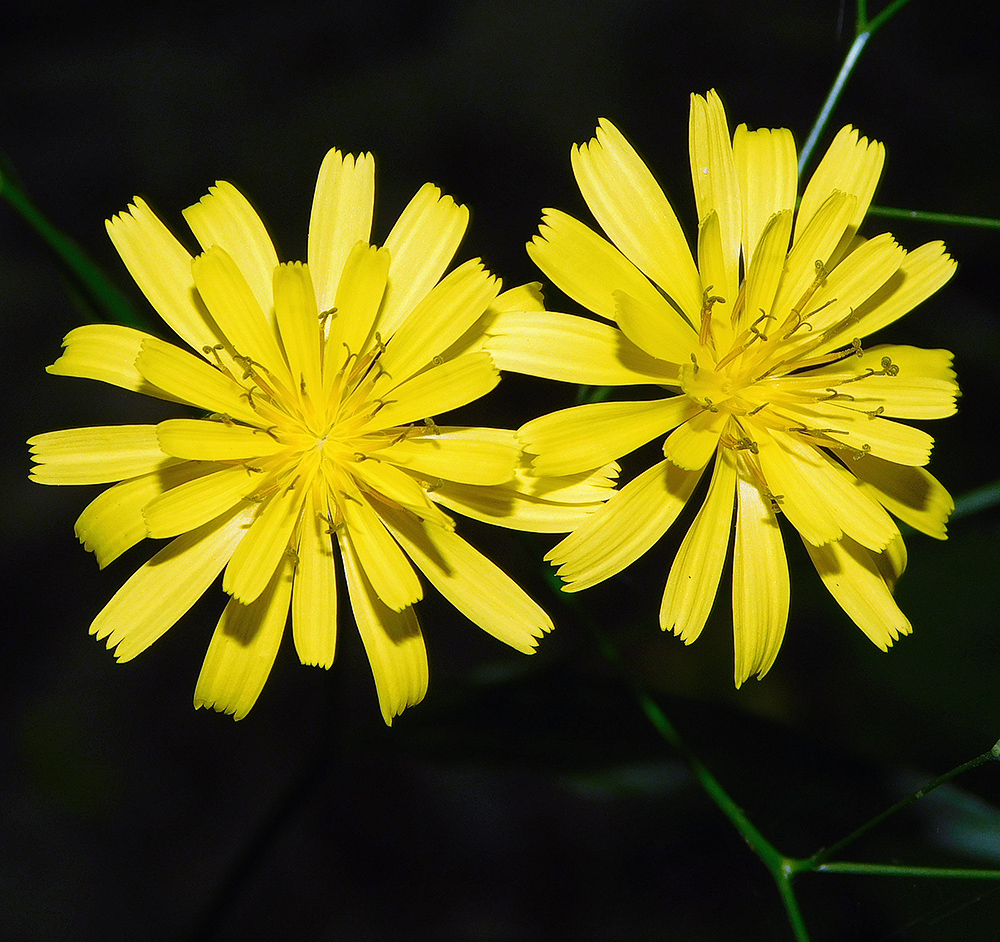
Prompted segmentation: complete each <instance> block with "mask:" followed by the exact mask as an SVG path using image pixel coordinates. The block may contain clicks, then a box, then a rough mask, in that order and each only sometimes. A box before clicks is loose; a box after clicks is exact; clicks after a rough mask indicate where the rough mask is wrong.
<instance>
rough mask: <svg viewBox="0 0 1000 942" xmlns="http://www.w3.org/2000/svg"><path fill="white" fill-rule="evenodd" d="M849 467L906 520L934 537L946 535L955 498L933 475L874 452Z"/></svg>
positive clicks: (878, 496)
mask: <svg viewBox="0 0 1000 942" xmlns="http://www.w3.org/2000/svg"><path fill="white" fill-rule="evenodd" d="M849 467H850V470H851V471H852V472H853V473H854V474H855V475H856V476H857V477H858V478H860V479H861V480H862V481H864V482H865V484H866V486H867V487H869V488H870V489H871V492H872V493H873V496H875V497H876V498H877V499H878V500H879V501H880V502H881V503H882V504H883V505H885V507H886V508H887V509H888V510H889V511H890V512H892V513H893V514H895V515H896V516H897V517H899V519H900V520H902V521H903V523H906V524H909V525H910V526H911V527H913V528H914V529H916V530H920V531H921V533H926V534H927V535H928V536H932V537H934V538H935V539H938V540H944V539H946V538H947V527H946V523H947V520H948V517H949V515H950V514H951V512H952V511H953V510H954V509H955V501H954V500H952V498H951V495H950V494H949V493H948V491H946V490H945V488H944V487H943V485H942V484H941V482H940V481H938V480H937V478H935V477H934V476H933V475H931V474H929V473H928V472H927V471H925V470H924V469H923V468H911V467H907V466H906V465H901V464H894V463H893V462H891V461H883V460H882V459H880V458H876V457H875V456H874V455H865V456H864V457H863V458H861V459H860V460H858V461H852V462H851V463H850V466H849Z"/></svg>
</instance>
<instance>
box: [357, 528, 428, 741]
mask: <svg viewBox="0 0 1000 942" xmlns="http://www.w3.org/2000/svg"><path fill="white" fill-rule="evenodd" d="M338 536H339V538H340V549H341V558H342V559H343V561H344V575H345V577H346V580H347V589H348V592H349V593H350V597H351V608H352V609H353V610H354V620H355V621H356V622H357V625H358V631H359V632H360V634H361V640H362V642H364V646H365V652H366V653H367V655H368V662H369V663H370V664H371V668H372V675H373V676H374V678H375V689H376V690H377V691H378V702H379V707H381V710H382V718H383V719H384V720H385V722H386V725H388V726H391V725H392V720H393V718H394V717H396V716H399V714H400V713H402V712H403V710H405V709H406V708H407V707H408V706H413V705H414V704H417V703H419V702H420V701H421V700H423V698H424V694H425V693H426V692H427V649H426V648H425V647H424V639H423V635H421V633H420V625H419V624H418V623H417V616H416V613H415V612H414V610H413V608H412V607H407V608H404V609H403V610H402V611H401V612H395V611H393V610H392V609H390V608H388V607H387V606H386V605H385V604H384V603H383V602H382V601H381V600H380V599H379V597H378V595H377V594H376V593H375V590H374V589H373V588H372V585H371V583H370V582H369V581H368V578H367V576H366V570H365V568H364V567H363V566H362V564H361V563H360V561H359V559H358V557H357V556H356V554H355V552H354V548H353V546H352V543H351V540H350V538H349V537H348V535H347V533H346V532H345V531H344V530H339V531H338Z"/></svg>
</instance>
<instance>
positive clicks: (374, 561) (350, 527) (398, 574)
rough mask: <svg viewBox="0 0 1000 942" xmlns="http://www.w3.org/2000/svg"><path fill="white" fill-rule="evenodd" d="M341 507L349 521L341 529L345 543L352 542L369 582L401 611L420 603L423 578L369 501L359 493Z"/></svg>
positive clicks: (347, 499) (383, 599)
mask: <svg viewBox="0 0 1000 942" xmlns="http://www.w3.org/2000/svg"><path fill="white" fill-rule="evenodd" d="M341 506H342V511H343V514H344V520H345V523H346V526H345V527H343V528H342V529H341V530H339V531H338V535H339V536H340V540H341V544H342V545H343V543H344V542H345V540H346V541H348V542H350V544H351V547H352V553H353V555H354V556H355V557H356V558H357V560H358V564H359V565H360V566H361V567H362V568H363V569H364V571H365V578H366V580H367V582H368V583H369V584H370V585H371V587H372V590H373V591H374V592H375V594H376V595H377V596H378V598H379V599H380V600H381V601H382V603H383V605H385V606H386V607H387V608H390V609H392V611H394V612H399V611H402V610H403V609H405V608H407V607H409V606H411V605H413V604H414V603H415V602H419V601H420V599H421V598H423V589H422V588H421V586H420V580H419V579H418V578H417V574H416V573H415V572H414V571H413V567H412V566H411V565H410V562H409V560H408V559H407V558H406V556H405V555H404V554H403V551H402V550H401V549H400V548H399V544H398V543H397V542H396V541H395V540H394V539H393V538H392V536H391V535H390V534H389V532H388V531H387V530H386V528H385V524H383V523H382V520H381V519H380V518H379V516H378V514H377V513H376V512H375V510H374V509H373V508H372V506H371V504H369V503H368V500H367V499H366V498H365V497H364V496H362V495H361V494H360V493H355V494H352V495H351V496H350V497H348V498H345V499H344V500H343V501H342V504H341ZM345 566H346V560H345Z"/></svg>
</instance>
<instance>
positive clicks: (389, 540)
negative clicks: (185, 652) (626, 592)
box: [29, 150, 616, 723]
mask: <svg viewBox="0 0 1000 942" xmlns="http://www.w3.org/2000/svg"><path fill="white" fill-rule="evenodd" d="M374 174H375V168H374V161H373V159H372V157H371V155H367V154H366V155H363V156H361V157H359V158H357V159H355V158H353V157H351V156H344V155H342V154H341V153H340V152H338V151H336V150H334V151H331V152H330V153H329V154H328V155H327V157H326V159H325V161H324V162H323V165H322V168H321V170H320V174H319V180H318V182H317V185H316V194H315V199H314V202H313V208H312V216H311V219H310V224H309V246H308V258H309V261H308V264H304V263H299V262H295V263H290V264H279V262H278V258H277V255H276V253H275V249H274V246H273V245H272V243H271V240H270V238H269V237H268V235H267V232H266V231H265V229H264V225H263V223H262V222H261V221H260V219H259V217H258V216H257V214H256V213H255V212H254V210H253V209H252V208H251V206H250V204H249V203H248V202H247V200H246V199H245V198H244V197H243V196H242V195H241V194H240V193H239V192H238V191H237V190H236V189H235V188H234V187H233V186H231V185H230V184H227V183H219V184H218V185H217V186H216V187H214V188H212V189H211V191H210V192H209V194H208V195H207V196H205V197H204V198H203V199H202V200H201V201H200V202H199V203H197V204H195V205H194V206H192V207H190V208H189V209H187V210H186V211H185V213H184V215H185V218H186V220H187V222H188V224H189V225H190V226H191V229H192V230H193V232H194V235H195V237H196V239H197V240H198V242H199V243H200V244H201V248H202V250H203V251H202V252H201V254H199V255H197V256H195V257H194V258H192V257H191V255H190V254H189V253H188V252H187V250H186V249H185V248H184V247H183V246H182V245H181V244H180V243H179V242H178V241H177V240H176V239H175V238H174V237H173V236H172V235H171V234H170V232H169V231H168V230H167V229H166V228H165V227H164V225H163V224H162V223H161V222H160V221H159V219H157V217H156V216H155V215H154V214H153V213H152V212H151V211H150V209H149V208H148V206H147V205H146V204H145V203H144V202H142V200H140V199H136V201H135V204H134V205H133V206H131V207H130V208H129V210H128V212H125V213H122V214H121V215H119V216H117V217H115V218H114V219H112V220H110V222H109V223H108V231H109V232H110V235H111V238H112V240H113V242H114V244H115V246H116V248H117V249H118V251H119V253H120V254H121V257H122V259H123V260H124V262H125V264H126V266H127V267H128V269H129V271H130V272H131V274H132V276H133V277H134V278H135V280H136V282H137V284H138V285H139V287H140V288H141V289H142V291H143V292H144V293H145V295H146V297H147V298H148V299H149V301H150V303H151V304H152V305H153V306H154V307H155V308H156V310H157V311H158V312H159V314H160V315H161V316H162V317H163V319H164V321H166V323H167V324H168V325H169V326H170V327H171V328H172V329H173V330H174V331H175V332H176V333H177V334H178V335H179V336H180V337H181V338H182V339H183V340H184V341H185V342H186V343H187V344H188V345H189V346H190V347H191V348H192V349H193V350H194V353H193V354H192V353H190V352H187V351H186V350H184V349H182V348H180V347H178V346H175V345H173V344H170V343H167V342H165V341H163V340H159V339H157V338H156V337H153V336H150V335H149V334H146V333H142V332H140V331H136V330H132V329H129V328H125V327H116V326H108V325H96V326H88V327H81V328H78V329H76V330H74V331H72V332H71V333H70V334H69V335H68V336H67V337H66V340H65V342H64V346H65V351H64V353H63V355H62V356H61V357H60V359H59V360H57V361H56V363H54V364H53V365H52V366H51V367H49V372H52V373H57V374H61V375H67V376H80V377H85V378H90V379H99V380H103V381H105V382H108V383H112V384H114V385H117V386H122V387H124V388H126V389H130V390H134V391H137V392H140V393H144V394H147V395H150V396H156V397H159V398H162V399H168V400H172V401H175V402H181V403H185V404H187V405H190V406H195V407H197V408H198V409H200V410H207V411H208V412H210V413H211V414H210V415H208V416H207V417H202V418H177V419H169V420H167V421H164V422H161V423H159V424H158V425H132V426H110V427H103V428H84V429H71V430H67V431H61V432H49V433H46V434H42V435H38V436H36V437H35V438H33V439H32V440H31V441H30V442H29V444H30V445H31V446H32V450H33V453H34V458H35V461H36V462H37V463H38V464H37V466H36V467H35V468H34V469H33V471H32V477H33V478H34V480H36V481H38V482H41V483H44V484H104V483H111V482H115V481H119V482H121V483H118V484H117V485H116V486H115V487H112V488H110V489H108V490H106V491H104V492H103V493H102V494H100V495H99V496H98V497H97V498H96V499H95V500H94V501H93V502H92V503H91V504H90V505H89V506H88V507H87V508H86V510H84V512H83V514H82V515H81V517H80V519H79V520H78V521H77V525H76V532H77V535H78V536H79V538H80V540H81V541H82V542H83V543H84V544H85V546H86V547H87V548H88V549H90V550H93V551H94V552H95V553H96V555H97V559H98V562H99V563H100V565H101V566H102V567H103V566H105V565H107V564H108V563H110V562H111V561H112V560H114V559H116V558H117V557H118V556H119V555H121V554H122V553H123V552H124V551H125V550H127V549H129V548H130V547H131V546H133V545H135V544H136V543H138V542H139V541H140V540H142V539H143V538H144V537H146V536H149V537H153V538H156V539H162V538H173V539H172V542H170V543H169V544H167V545H166V546H165V547H164V548H163V549H161V550H160V551H159V552H158V553H157V554H156V555H155V556H154V557H153V558H152V559H151V560H150V561H149V562H147V563H146V564H145V565H144V566H142V567H141V568H140V569H139V570H138V571H137V572H136V573H135V574H134V575H133V576H132V577H131V578H130V579H129V580H128V581H127V582H126V583H125V585H124V586H123V587H122V588H121V589H120V590H119V591H118V593H117V594H116V595H115V596H114V598H112V599H111V601H110V602H109V603H108V605H107V606H106V607H105V608H104V609H103V610H102V611H101V613H100V614H99V615H98V616H97V618H96V619H95V620H94V622H93V624H92V625H91V628H90V631H91V633H92V634H95V635H96V636H97V637H98V638H99V639H107V644H108V647H114V648H115V653H116V656H117V658H118V660H120V661H126V660H129V659H131V658H133V657H135V655H137V654H139V653H140V652H141V651H143V650H145V649H146V648H147V647H148V646H149V645H150V644H152V643H153V641H155V640H156V639H157V638H158V637H160V635H162V634H163V633H164V632H165V631H166V630H167V629H168V628H169V627H170V626H171V625H173V624H174V623H175V622H176V621H177V620H178V618H180V617H181V615H183V614H184V613H185V612H186V611H187V610H188V609H189V608H190V607H191V606H192V605H193V604H194V602H195V601H196V600H197V599H198V598H199V597H200V596H201V595H202V594H203V593H204V592H205V590H206V589H208V587H209V586H210V585H211V584H212V582H213V581H214V580H215V579H216V577H217V576H218V575H219V573H220V572H222V571H223V569H225V573H224V575H223V579H222V586H223V589H224V590H225V591H226V592H227V593H228V594H229V595H230V596H231V598H230V600H229V603H228V604H227V606H226V608H225V611H224V612H223V614H222V617H221V620H220V621H219V623H218V626H217V628H216V630H215V634H214V636H213V638H212V641H211V644H210V646H209V649H208V653H207V655H206V657H205V662H204V665H203V667H202V671H201V675H200V677H199V680H198V683H197V688H196V691H195V706H196V707H200V706H211V707H214V708H215V709H217V710H220V711H225V712H227V713H234V714H235V716H236V718H237V719H240V718H241V717H243V716H245V715H246V713H247V712H248V711H249V710H250V708H251V707H252V706H253V704H254V702H255V701H256V699H257V696H258V695H259V693H260V691H261V688H262V687H263V685H264V682H265V680H266V679H267V675H268V673H269V672H270V670H271V666H272V664H273V663H274V659H275V656H276V653H277V650H278V646H279V643H280V641H281V636H282V634H283V632H284V627H285V623H286V621H287V618H288V613H289V610H290V611H291V616H292V632H293V637H294V642H295V648H296V651H297V653H298V655H299V658H300V659H301V661H302V662H303V663H305V664H317V665H321V666H323V667H329V666H330V664H331V662H332V661H333V657H334V648H335V644H336V622H337V578H336V568H337V567H336V563H335V554H334V546H337V547H339V551H340V558H341V561H342V567H343V575H344V578H345V581H346V584H347V588H348V593H349V600H350V605H351V608H352V609H353V612H354V617H355V620H356V622H357V625H358V629H359V631H360V633H361V637H362V640H363V642H364V645H365V649H366V651H367V654H368V658H369V661H370V662H371V667H372V672H373V674H374V677H375V684H376V687H377V690H378V697H379V703H380V706H381V709H382V715H383V717H384V718H385V721H386V722H387V723H390V722H391V721H392V718H393V717H394V716H396V715H397V714H399V713H400V712H401V711H402V710H403V709H404V708H405V707H406V706H409V705H411V704H414V703H416V702H418V701H419V700H420V699H421V698H422V697H423V695H424V692H425V690H426V687H427V655H426V651H425V648H424V641H423V638H422V636H421V632H420V627H419V625H418V623H417V619H416V615H415V614H414V609H413V606H414V603H416V602H417V601H418V600H419V599H420V598H421V594H422V588H421V583H420V580H419V578H418V577H417V574H416V571H415V568H414V567H416V569H419V570H420V571H421V572H422V573H423V574H424V576H425V577H426V578H427V579H428V580H429V581H430V582H431V583H432V584H433V585H434V586H436V587H437V589H438V590H439V591H440V592H441V593H442V595H444V596H445V597H446V598H447V599H448V600H449V601H450V602H451V603H452V604H453V605H454V606H455V607H456V608H458V609H459V610H460V611H461V612H463V613H464V614H465V615H466V616H467V617H468V618H470V619H471V620H472V621H473V622H475V623H476V624H478V625H479V626H480V627H481V628H483V629H484V630H485V631H487V632H489V633H490V634H492V635H494V636H496V637H497V638H499V639H500V640H501V641H504V642H506V643H507V644H509V645H511V646H512V647H514V648H516V649H518V650H519V651H523V652H525V653H531V652H532V651H533V649H534V646H535V644H536V642H537V639H538V638H539V637H540V636H541V635H542V634H543V633H544V632H546V631H549V630H550V629H551V627H552V623H551V621H550V620H549V618H548V616H547V615H546V614H545V612H543V611H542V610H541V609H540V608H539V607H538V606H537V605H536V604H535V603H534V602H533V601H532V600H531V599H530V598H529V597H528V596H527V595H526V594H525V593H524V591H523V590H522V589H520V588H519V587H518V586H517V585H516V584H515V583H514V582H513V581H512V580H511V579H510V578H509V577H508V576H506V575H505V574H504V573H503V572H501V571H500V570H499V569H498V568H497V567H496V566H495V565H493V564H492V563H491V562H490V561H489V560H487V559H486V558H485V557H484V556H482V555H481V554H480V553H478V552H477V551H476V550H475V549H473V548H472V546H470V545H469V544H468V543H466V542H465V541H464V540H463V539H462V538H461V537H459V536H458V535H457V534H456V533H455V532H454V522H453V520H452V519H451V518H450V517H449V516H448V515H447V514H445V513H444V512H443V511H442V510H441V507H440V506H439V505H444V506H446V507H449V508H451V509H454V510H457V511H459V512H462V513H466V514H468V515H469V516H473V517H477V518H479V519H484V520H488V521H491V522H493V523H498V524H500V525H503V526H507V527H514V528H522V529H532V530H547V531H552V532H566V531H567V530H571V529H572V528H573V527H574V526H576V525H577V524H578V523H580V522H581V521H582V519H583V518H584V517H585V516H586V515H587V514H588V513H589V512H592V511H593V510H594V509H595V508H596V507H597V506H598V505H599V502H600V501H602V500H604V499H606V498H607V496H608V495H609V494H610V484H611V482H610V481H609V480H608V474H609V473H613V472H614V470H616V469H615V468H609V469H607V473H604V474H601V473H598V474H595V475H587V474H581V475H575V476H559V477H548V478H545V479H542V478H538V477H536V476H534V475H532V474H531V473H530V472H528V471H527V470H526V468H525V467H524V466H523V465H522V463H521V462H520V458H519V451H520V449H519V446H518V444H517V442H516V439H515V436H514V432H513V431H511V430H507V429H493V428H467V427H454V426H444V425H438V424H436V422H435V420H434V418H433V416H436V415H438V414H440V413H442V412H445V411H447V410H449V409H454V408H456V407H458V406H462V405H465V404H466V403H468V402H471V401H472V400H475V399H478V398H479V397H480V396H483V395H484V394H485V393H487V392H489V390H490V389H492V388H493V387H494V386H495V385H496V383H497V382H498V380H499V375H498V373H497V370H496V367H495V366H494V364H493V362H492V360H491V359H490V356H489V354H488V353H485V352H483V350H482V349H479V347H481V339H482V338H481V336H480V335H479V334H477V329H476V328H475V327H474V325H475V324H476V323H477V322H478V321H480V320H481V319H482V318H483V315H484V313H486V314H492V313H495V312H498V311H502V310H504V309H505V308H507V307H510V306H513V307H517V308H524V307H526V308H529V309H532V308H540V307H541V304H540V301H539V297H538V292H537V287H532V286H523V287H521V288H515V289H512V290H510V291H507V292H505V293H504V294H498V292H499V289H500V283H499V281H498V280H497V279H495V278H493V277H491V276H490V275H489V274H488V273H487V272H486V271H485V270H484V269H483V266H482V265H481V264H480V262H479V261H478V260H474V261H470V262H467V263H465V264H464V265H461V266H460V267H458V268H456V269H455V270H454V271H452V272H451V273H450V274H448V275H446V276H445V277H443V278H442V275H443V273H444V271H445V269H446V268H447V267H448V265H449V264H450V262H451V260H452V257H453V256H454V254H455V251H456V249H457V248H458V244H459V242H460V240H461V238H462V236H463V234H464V232H465V228H466V225H467V222H468V211H467V210H466V209H465V208H464V207H462V206H459V205H457V204H456V203H455V202H454V201H453V200H452V199H451V198H449V197H447V196H442V194H441V193H440V191H439V190H438V189H437V188H436V187H434V186H432V185H430V184H427V185H426V186H424V187H423V188H422V189H421V190H420V191H419V192H418V193H417V194H416V196H415V197H414V198H413V200H412V201H411V202H410V204H409V205H408V206H407V208H406V209H405V210H404V211H403V213H402V215H401V216H400V218H399V220H398V221H397V222H396V224H395V226H394V227H393V229H392V231H391V232H390V234H389V236H388V238H387V239H386V241H385V244H384V245H383V246H382V247H381V248H378V247H375V246H373V245H371V244H369V240H370V238H371V222H372V212H373V206H374ZM202 415H204V412H202ZM412 423H416V424H412Z"/></svg>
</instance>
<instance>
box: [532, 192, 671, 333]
mask: <svg viewBox="0 0 1000 942" xmlns="http://www.w3.org/2000/svg"><path fill="white" fill-rule="evenodd" d="M528 254H529V255H530V256H531V260H532V261H533V262H534V263H535V264H536V265H537V266H538V267H539V268H540V269H541V270H542V271H543V272H545V274H546V275H547V276H548V277H549V278H550V279H551V280H552V281H553V282H554V283H555V284H556V285H557V286H558V287H559V288H560V289H562V290H563V291H564V292H566V294H568V295H569V296H570V297H571V298H572V299H573V300H574V301H576V302H578V303H579V304H582V305H583V306H584V307H585V308H588V309H589V310H591V311H594V313H596V314H600V315H601V317H606V318H608V319H609V320H614V319H615V316H616V315H615V306H616V304H615V298H614V292H616V291H621V292H623V293H624V294H627V295H629V296H630V297H632V298H634V299H635V300H636V302H637V303H638V304H639V306H640V307H641V308H642V309H643V310H650V311H654V312H657V315H658V316H659V315H662V317H661V320H662V322H663V325H664V329H667V330H670V331H671V333H672V334H673V333H679V334H680V336H684V328H685V327H686V325H685V324H684V321H683V319H682V318H681V316H680V315H679V314H677V313H676V312H675V311H674V310H673V308H671V307H670V305H669V303H668V302H667V301H666V300H665V299H664V297H663V295H662V294H660V292H659V291H657V290H656V287H655V286H654V285H653V283H652V282H651V281H650V280H649V279H648V278H647V277H646V276H645V275H644V274H643V273H642V272H641V271H639V269H638V268H636V267H635V265H633V264H632V263H631V262H630V261H629V260H628V259H627V258H625V256H624V255H622V253H621V252H619V251H618V249H616V248H615V247H614V246H613V245H612V244H611V243H610V242H608V241H607V239H602V238H601V236H599V235H598V234H597V233H596V232H594V230H593V229H591V228H589V227H588V226H585V225H584V224H583V223H582V222H579V221H578V220H576V219H574V218H573V217H572V216H569V215H567V214H566V213H563V212H560V211H559V210H558V209H547V210H545V211H544V214H543V216H542V224H541V226H540V227H539V232H538V235H536V236H535V237H534V239H533V240H532V241H531V242H529V243H528ZM671 317H672V318H673V320H672V321H670V320H669V318H671ZM648 352H650V353H655V351H652V350H651V351H648Z"/></svg>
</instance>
